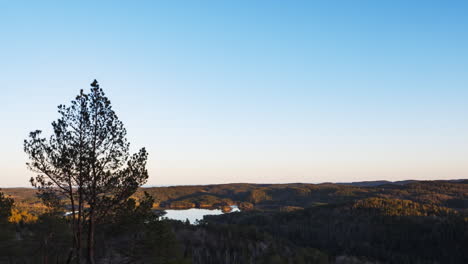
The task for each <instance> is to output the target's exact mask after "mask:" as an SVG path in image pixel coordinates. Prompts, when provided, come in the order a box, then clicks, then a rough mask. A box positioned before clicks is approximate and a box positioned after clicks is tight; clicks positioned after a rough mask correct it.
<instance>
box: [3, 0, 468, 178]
mask: <svg viewBox="0 0 468 264" xmlns="http://www.w3.org/2000/svg"><path fill="white" fill-rule="evenodd" d="M97 2H99V3H97ZM467 14H468V2H467V1H321V2H319V1H273V0H270V1H75V2H73V3H71V2H70V1H55V2H52V1H0V72H1V75H0V89H1V94H0V98H1V101H0V102H1V103H0V122H1V129H0V180H1V182H0V186H4V187H6V186H28V179H29V177H30V176H31V173H30V172H28V171H27V170H26V167H25V165H24V163H25V161H26V156H25V154H23V150H22V141H23V139H24V138H26V136H27V134H28V132H29V131H31V130H34V129H43V130H45V131H50V130H49V129H50V122H51V121H53V120H55V119H56V118H57V114H56V106H57V105H59V104H62V103H67V102H69V101H70V100H71V99H72V98H73V97H74V96H75V95H76V94H77V93H78V91H79V89H81V88H87V87H88V86H89V83H90V82H91V81H92V80H93V79H94V78H96V79H98V80H99V81H100V83H101V86H102V87H103V88H104V89H105V91H106V92H107V95H108V96H109V97H110V99H111V100H112V102H113V104H114V108H115V109H116V111H117V114H118V115H119V116H120V118H121V119H122V120H123V122H124V123H125V125H126V127H127V130H128V135H129V140H130V141H131V143H132V147H133V148H134V149H137V148H139V147H142V146H145V147H147V149H148V150H149V153H150V160H149V169H150V174H151V175H150V179H149V182H148V184H150V185H167V184H207V183H221V182H325V181H333V182H337V181H362V180H377V179H387V180H401V179H448V178H468V15H467Z"/></svg>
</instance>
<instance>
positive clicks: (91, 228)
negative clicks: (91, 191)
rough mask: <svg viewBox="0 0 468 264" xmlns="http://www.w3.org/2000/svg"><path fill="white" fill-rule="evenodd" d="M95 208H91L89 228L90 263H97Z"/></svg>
mask: <svg viewBox="0 0 468 264" xmlns="http://www.w3.org/2000/svg"><path fill="white" fill-rule="evenodd" d="M94 221H95V220H94V210H93V209H91V211H90V214H89V230H88V263H89V264H95V262H94V230H95V223H94Z"/></svg>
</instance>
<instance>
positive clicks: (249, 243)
mask: <svg viewBox="0 0 468 264" xmlns="http://www.w3.org/2000/svg"><path fill="white" fill-rule="evenodd" d="M2 191H3V192H4V193H5V195H3V194H2V196H1V199H0V205H1V207H2V210H1V212H2V214H1V216H0V217H1V219H0V223H1V225H2V227H1V234H0V236H1V241H2V242H1V243H0V255H1V258H0V259H1V261H2V263H66V262H67V259H68V258H69V248H70V241H71V236H72V234H71V233H70V229H69V228H68V226H69V225H70V217H69V216H64V212H65V211H67V210H68V209H69V206H67V204H66V203H64V204H63V205H62V207H61V208H51V207H50V206H49V207H48V206H46V205H45V204H43V203H41V200H39V199H38V198H37V197H36V195H35V194H34V193H35V190H34V189H3V190H2ZM9 197H12V198H9ZM174 203H175V204H178V205H180V207H177V206H174V205H173V204H174ZM234 204H235V205H238V206H240V207H241V208H242V212H236V213H229V214H223V215H219V216H206V217H205V219H204V220H203V221H201V222H200V223H197V224H196V225H194V224H193V223H192V224H190V223H187V222H180V221H175V220H168V219H164V218H162V217H161V216H163V215H164V211H163V210H164V209H165V208H188V207H199V208H222V207H223V206H227V205H234ZM85 228H86V226H85ZM467 249H468V181H466V180H458V181H419V182H418V181H411V182H407V183H402V184H393V183H383V184H380V185H379V183H376V184H369V183H363V184H362V185H360V184H357V183H353V184H350V185H347V184H331V183H330V184H262V185H258V184H223V185H207V186H177V187H154V188H140V189H139V190H138V191H137V192H136V193H135V195H134V196H133V197H132V198H130V199H128V200H127V202H126V203H125V206H122V207H121V208H120V209H119V210H118V211H116V212H115V213H114V214H112V216H109V217H108V218H107V219H106V220H105V221H103V222H101V223H99V227H98V228H97V233H96V256H97V260H98V261H97V263H200V264H201V263H468V252H467Z"/></svg>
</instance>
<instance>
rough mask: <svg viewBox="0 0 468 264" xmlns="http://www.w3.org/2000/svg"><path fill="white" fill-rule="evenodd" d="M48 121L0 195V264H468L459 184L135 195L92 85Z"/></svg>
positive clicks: (463, 183) (118, 139)
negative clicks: (23, 173) (173, 216)
mask: <svg viewBox="0 0 468 264" xmlns="http://www.w3.org/2000/svg"><path fill="white" fill-rule="evenodd" d="M58 112H59V115H60V118H59V119H58V120H57V121H54V122H53V123H52V128H53V133H52V135H49V136H42V131H40V130H35V131H33V132H31V133H30V135H29V138H28V139H26V140H25V141H24V151H25V153H26V154H27V155H28V158H29V162H28V164H27V166H28V167H29V169H30V170H31V171H33V172H34V173H35V174H36V175H37V176H35V177H33V178H31V180H30V182H31V184H32V186H33V187H34V188H12V189H3V190H2V191H1V192H0V263H43V264H48V263H78V264H81V263H89V264H94V263H99V264H101V263H102V264H104V263H168V264H169V263H181V264H182V263H193V264H211V263H212V264H219V263H226V264H243V263H252V264H253V263H265V264H275V263H287V264H305V263H468V254H467V250H468V181H467V180H452V181H403V182H385V181H379V182H355V183H342V184H336V183H335V184H334V183H323V184H302V183H291V184H243V183H239V184H221V185H201V186H175V187H153V188H143V187H142V186H143V185H144V184H145V183H146V180H147V178H148V172H147V170H146V161H147V159H148V157H149V154H148V153H147V152H146V150H145V148H141V149H140V150H139V151H138V152H136V153H134V154H131V153H130V152H129V145H130V143H129V142H127V139H126V133H127V132H126V130H125V128H124V126H123V123H122V122H121V121H120V120H119V119H118V117H117V115H116V113H115V112H114V110H113V109H112V106H111V103H110V100H109V99H108V98H107V97H106V96H105V94H104V92H103V90H102V89H101V88H100V87H99V84H98V83H97V81H94V82H93V83H92V84H91V90H90V92H89V93H86V92H84V91H83V90H82V91H80V93H79V94H78V95H77V96H76V98H75V99H74V100H73V101H72V102H71V104H70V105H69V106H65V105H60V106H59V107H58ZM232 205H237V206H238V207H239V208H240V210H241V212H233V213H229V214H223V215H217V216H206V217H205V218H204V219H203V220H201V221H198V222H196V223H190V222H188V221H185V222H183V221H175V220H169V219H166V218H164V214H165V212H164V210H166V209H187V208H208V209H214V208H216V209H221V210H223V211H224V212H229V211H230V208H231V207H230V206H232Z"/></svg>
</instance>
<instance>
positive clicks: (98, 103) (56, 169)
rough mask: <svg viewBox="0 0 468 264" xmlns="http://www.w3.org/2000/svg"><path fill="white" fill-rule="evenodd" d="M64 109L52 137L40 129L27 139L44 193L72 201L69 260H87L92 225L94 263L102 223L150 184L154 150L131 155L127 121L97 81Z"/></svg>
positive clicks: (35, 181) (27, 149) (36, 183)
mask: <svg viewBox="0 0 468 264" xmlns="http://www.w3.org/2000/svg"><path fill="white" fill-rule="evenodd" d="M58 112H59V114H60V118H59V119H58V120H57V121H55V122H53V123H52V127H53V133H52V135H51V136H50V137H49V138H48V139H47V138H43V137H41V131H40V130H36V131H33V132H31V133H30V136H29V139H27V140H25V141H24V150H25V152H26V153H27V154H28V155H29V159H30V162H29V163H27V165H28V167H29V168H30V169H31V170H32V171H34V172H36V173H38V175H37V176H36V177H35V178H31V183H32V185H33V186H35V187H37V188H38V190H39V193H41V194H43V195H42V196H43V197H49V198H50V197H53V195H56V196H59V197H65V198H67V199H69V201H70V205H71V221H72V229H73V234H74V239H73V248H74V251H73V252H71V253H70V259H69V261H71V260H72V259H75V260H76V262H77V263H80V261H82V257H81V255H82V240H83V233H84V231H83V230H84V228H86V231H87V237H86V238H87V261H88V262H89V263H94V233H95V228H96V224H98V223H99V222H100V221H101V220H102V219H103V218H104V217H106V216H109V215H110V214H112V212H114V211H115V210H116V209H117V208H118V207H120V206H121V205H122V204H123V203H124V202H125V201H126V200H127V199H128V198H129V197H130V196H131V195H132V194H133V193H135V191H136V190H137V189H138V187H139V186H141V185H142V184H144V183H145V182H146V180H147V178H148V173H147V170H146V160H147V156H148V154H147V152H146V150H145V149H144V148H142V149H141V150H140V151H139V152H138V153H136V154H133V155H132V156H130V154H129V143H128V142H127V139H126V130H125V128H124V126H123V123H122V122H121V121H120V120H119V119H118V118H117V115H116V114H115V112H114V111H113V110H112V106H111V102H110V101H109V99H108V98H107V97H106V96H105V94H104V92H103V90H102V89H101V88H100V87H99V84H98V82H97V81H96V80H94V82H93V83H92V84H91V91H90V92H89V93H85V92H83V90H81V91H80V94H79V95H78V96H77V97H76V98H75V100H73V101H72V102H71V105H70V106H64V105H60V106H59V107H58ZM44 194H46V195H44ZM85 208H86V210H85Z"/></svg>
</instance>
